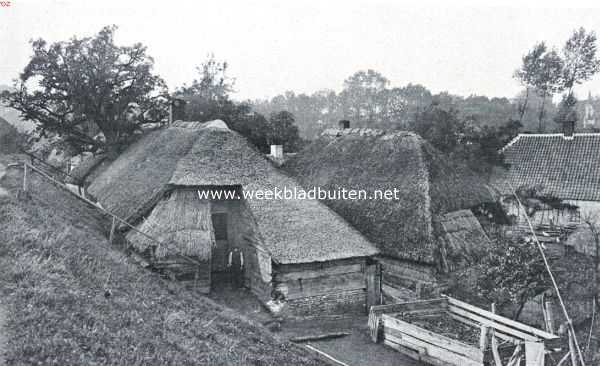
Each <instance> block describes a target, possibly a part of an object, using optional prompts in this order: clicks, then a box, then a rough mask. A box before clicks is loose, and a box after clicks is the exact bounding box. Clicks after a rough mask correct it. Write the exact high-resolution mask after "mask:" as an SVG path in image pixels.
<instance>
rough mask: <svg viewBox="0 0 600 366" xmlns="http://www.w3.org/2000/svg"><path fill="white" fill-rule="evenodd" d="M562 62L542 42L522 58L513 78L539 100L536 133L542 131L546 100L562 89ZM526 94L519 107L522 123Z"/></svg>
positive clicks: (526, 100)
mask: <svg viewBox="0 0 600 366" xmlns="http://www.w3.org/2000/svg"><path fill="white" fill-rule="evenodd" d="M562 74H563V60H562V59H561V57H560V56H559V55H558V53H557V52H556V51H555V50H553V49H548V47H547V46H546V44H545V43H544V42H540V43H538V44H536V45H535V46H534V47H533V49H532V50H531V51H530V52H529V53H527V54H526V55H525V56H523V62H522V65H521V68H520V69H519V70H517V71H516V72H515V77H516V78H517V79H518V80H520V81H521V83H522V84H523V85H524V86H525V87H526V88H527V89H526V92H527V93H529V89H530V88H532V89H533V90H534V91H535V92H536V93H537V94H538V95H539V96H540V97H541V98H542V103H541V105H540V108H539V112H538V131H539V132H543V131H544V125H543V121H544V117H545V105H546V100H547V99H548V98H550V100H551V99H552V96H553V95H554V94H556V93H557V92H560V91H562V90H563V88H564V86H563V85H564V83H562ZM527 97H528V94H527V95H526V99H525V101H524V102H523V103H524V104H523V105H522V106H520V107H519V112H520V113H519V114H520V117H519V121H520V122H522V120H523V115H524V114H525V110H526V109H527V102H528V99H527Z"/></svg>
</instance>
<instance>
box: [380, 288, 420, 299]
mask: <svg viewBox="0 0 600 366" xmlns="http://www.w3.org/2000/svg"><path fill="white" fill-rule="evenodd" d="M381 291H382V292H383V295H384V296H389V297H391V298H392V299H394V302H395V303H403V302H406V301H413V300H416V298H417V296H416V293H415V292H414V291H412V290H409V289H402V290H398V289H396V288H394V287H392V286H390V285H387V284H385V283H383V284H382V285H381Z"/></svg>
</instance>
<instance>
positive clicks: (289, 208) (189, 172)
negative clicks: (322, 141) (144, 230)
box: [89, 122, 378, 263]
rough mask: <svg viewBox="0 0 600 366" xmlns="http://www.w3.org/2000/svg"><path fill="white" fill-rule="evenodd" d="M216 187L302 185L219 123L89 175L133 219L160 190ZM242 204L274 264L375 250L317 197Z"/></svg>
mask: <svg viewBox="0 0 600 366" xmlns="http://www.w3.org/2000/svg"><path fill="white" fill-rule="evenodd" d="M215 186H217V187H222V186H241V187H242V189H243V191H257V190H267V189H273V188H275V187H278V188H280V189H283V188H284V187H288V189H293V188H294V187H296V188H299V186H298V184H297V183H296V182H295V181H294V180H293V179H291V178H289V177H287V176H286V175H285V174H284V173H282V172H281V171H280V170H278V169H277V168H275V167H274V166H273V165H272V164H271V163H270V162H269V161H268V160H267V159H266V158H265V157H264V156H263V155H262V154H261V153H260V152H259V151H257V150H256V149H255V148H254V147H253V146H251V145H250V144H249V143H248V141H246V139H245V138H244V137H242V136H241V135H239V134H238V133H236V132H234V131H231V130H229V129H226V128H223V125H222V122H221V123H217V122H212V123H211V124H200V123H190V122H178V123H176V124H174V125H173V126H172V127H170V128H166V129H162V130H158V131H154V132H151V133H149V134H148V135H147V136H145V137H143V138H142V139H140V140H139V141H137V142H136V143H135V144H133V145H132V146H131V147H130V148H128V149H127V150H126V151H125V152H124V153H123V154H122V155H121V156H119V158H118V159H117V160H115V162H113V163H112V164H111V165H110V166H109V167H108V168H107V169H106V170H105V171H104V172H102V173H101V174H100V175H99V176H98V177H97V178H96V179H95V180H94V182H93V183H92V184H91V185H90V186H89V192H90V193H91V194H92V195H93V196H94V197H96V198H97V199H98V200H99V201H100V203H101V204H102V205H103V207H105V208H107V209H109V210H111V211H113V212H114V213H116V214H117V215H119V216H121V217H124V218H127V219H128V220H129V221H130V222H132V223H136V222H138V221H139V220H140V218H142V216H143V215H146V214H147V213H148V212H150V210H151V209H152V208H153V207H154V206H156V205H157V204H158V203H159V202H161V199H162V198H163V196H164V195H165V193H168V192H170V191H173V190H175V189H181V188H184V187H215ZM163 202H164V201H163ZM165 204H166V203H165ZM247 205H248V207H249V208H250V211H251V213H252V215H253V216H254V220H255V221H256V224H257V226H258V231H259V233H260V236H261V237H262V239H263V241H264V242H263V243H262V244H263V246H264V247H265V249H267V250H268V251H269V252H270V253H271V255H272V258H273V260H274V261H275V262H277V263H304V262H322V261H328V260H334V259H342V258H351V257H362V256H371V255H374V254H376V253H378V251H377V249H376V248H375V247H374V246H373V245H372V244H371V243H369V242H368V241H367V240H366V239H365V238H364V237H363V236H362V235H361V234H360V233H359V232H358V231H357V230H355V229H353V228H352V227H351V226H350V225H348V224H347V223H346V222H345V221H344V220H343V219H342V218H341V217H340V216H338V215H337V214H336V213H334V212H333V211H331V210H330V209H329V208H327V207H326V206H325V205H323V204H321V203H320V202H318V201H315V200H296V199H290V200H262V199H248V202H247ZM155 211H156V209H154V210H153V211H152V212H155Z"/></svg>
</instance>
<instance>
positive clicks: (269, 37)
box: [0, 0, 600, 99]
mask: <svg viewBox="0 0 600 366" xmlns="http://www.w3.org/2000/svg"><path fill="white" fill-rule="evenodd" d="M473 3H477V2H473ZM501 3H503V4H510V5H512V6H513V7H512V8H507V7H497V6H487V7H479V8H473V7H469V4H463V5H462V6H453V7H442V6H438V5H436V4H435V3H424V5H421V6H420V7H414V6H413V7H411V6H408V5H407V4H406V3H402V2H399V1H366V0H365V1H325V0H323V1H295V2H291V1H285V0H279V1H256V2H254V1H210V2H209V1H187V2H184V1H179V2H178V1H164V0H163V1H149V0H144V1H107V0H96V1H82V0H39V1H34V0H27V1H26V0H11V6H10V7H4V8H1V7H0V84H11V80H12V79H14V78H15V77H17V76H18V73H19V72H20V71H21V70H22V68H23V67H24V66H25V64H26V63H27V61H28V58H29V56H30V46H29V44H28V41H29V40H30V39H32V38H38V37H42V38H44V39H46V40H49V41H57V40H66V39H68V38H69V37H71V36H73V35H77V36H89V35H93V34H94V33H96V32H97V31H98V30H99V29H100V28H101V27H103V26H104V25H108V24H116V25H118V26H119V30H118V33H117V42H118V43H120V44H131V43H133V42H138V41H139V42H142V43H144V44H145V45H147V46H148V52H149V54H150V55H151V56H152V57H154V59H155V68H156V72H158V73H159V74H160V75H161V76H162V77H163V78H164V79H165V80H166V82H167V84H168V85H169V87H170V88H174V87H177V86H180V85H181V84H183V83H186V82H188V83H189V82H190V81H191V80H192V79H193V78H194V77H195V66H196V65H199V64H200V63H201V62H202V61H203V60H205V59H206V56H207V55H208V54H209V53H214V54H215V56H216V57H217V58H218V59H223V60H227V61H228V62H229V63H230V66H231V69H230V75H231V76H233V77H235V78H236V90H237V92H236V99H246V98H266V97H273V96H275V95H277V94H280V93H283V92H284V91H286V90H294V91H296V92H297V93H300V92H306V93H312V92H314V91H317V90H320V89H325V88H328V89H334V90H340V89H341V87H342V83H343V80H344V79H345V78H346V77H348V76H349V75H351V74H352V73H353V72H355V71H358V70H361V69H368V68H372V69H375V70H377V71H379V72H381V73H382V74H384V75H385V76H386V77H387V78H388V79H390V81H391V85H392V86H403V85H405V84H407V83H420V84H423V85H424V86H426V87H427V88H429V89H431V90H432V91H434V92H439V91H444V90H447V91H449V92H451V93H455V94H461V95H465V96H466V95H470V94H478V95H487V96H490V97H491V96H506V97H512V96H514V95H515V94H516V93H517V92H518V91H519V89H520V87H519V85H518V83H517V82H516V81H515V80H514V79H513V78H512V74H513V71H514V70H515V69H516V68H517V67H518V66H519V63H520V59H521V56H522V55H523V54H524V53H525V52H527V50H528V49H530V48H531V46H532V45H533V44H534V43H535V42H537V41H541V40H546V41H547V42H548V43H549V44H551V45H555V46H557V47H562V44H563V43H564V41H565V40H566V38H567V37H568V36H569V35H570V34H571V32H572V31H573V29H575V28H577V27H580V26H583V27H585V28H586V29H589V30H595V31H597V32H600V9H587V8H585V7H586V6H589V5H590V4H593V2H591V1H589V2H588V1H581V2H579V3H578V2H567V3H566V4H567V5H568V6H569V7H568V8H567V7H564V6H563V7H560V8H559V7H554V8H539V7H533V6H529V7H525V8H523V7H521V8H519V7H516V5H518V4H524V3H526V2H524V1H513V2H512V3H511V2H510V1H509V2H507V1H503V2H501ZM544 3H545V4H546V6H549V5H548V4H550V6H556V4H559V2H554V4H552V2H547V1H546V2H544ZM563 3H564V2H563ZM588 91H591V92H592V93H593V94H600V76H599V77H596V78H595V79H594V80H593V81H592V82H589V83H586V84H584V85H582V86H581V87H580V88H579V93H580V94H584V95H585V96H587V93H588Z"/></svg>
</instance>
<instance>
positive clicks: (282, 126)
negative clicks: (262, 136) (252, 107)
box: [267, 111, 300, 151]
mask: <svg viewBox="0 0 600 366" xmlns="http://www.w3.org/2000/svg"><path fill="white" fill-rule="evenodd" d="M267 141H268V143H269V144H270V145H283V148H284V150H285V151H295V150H297V149H298V147H299V145H298V144H299V142H300V135H299V134H298V127H296V125H295V119H294V115H293V114H291V113H290V112H288V111H281V112H278V113H272V114H271V115H270V116H269V131H268V135H267Z"/></svg>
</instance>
